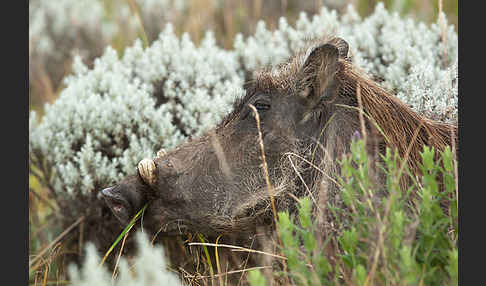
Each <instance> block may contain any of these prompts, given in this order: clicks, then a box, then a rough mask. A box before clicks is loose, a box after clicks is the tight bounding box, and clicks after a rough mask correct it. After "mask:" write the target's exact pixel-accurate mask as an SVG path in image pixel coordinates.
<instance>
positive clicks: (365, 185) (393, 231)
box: [250, 140, 458, 285]
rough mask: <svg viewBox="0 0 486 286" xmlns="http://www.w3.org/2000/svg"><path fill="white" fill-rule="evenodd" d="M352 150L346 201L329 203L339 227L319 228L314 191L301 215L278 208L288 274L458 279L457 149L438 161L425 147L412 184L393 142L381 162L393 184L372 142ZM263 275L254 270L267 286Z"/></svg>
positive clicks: (413, 281)
mask: <svg viewBox="0 0 486 286" xmlns="http://www.w3.org/2000/svg"><path fill="white" fill-rule="evenodd" d="M351 149H352V152H351V154H349V156H347V157H345V158H343V160H342V162H341V165H342V173H341V176H340V180H339V183H340V184H341V186H342V193H341V198H342V200H343V203H344V205H345V208H344V209H337V208H335V207H334V206H331V205H328V206H327V208H328V209H330V210H331V212H332V213H333V214H334V216H335V219H336V222H337V231H336V233H325V234H323V233H322V232H316V229H317V227H316V222H315V221H313V220H311V216H312V211H313V209H312V204H311V201H310V199H309V198H304V199H302V200H301V201H300V207H299V210H298V214H297V216H296V217H292V216H291V215H290V214H289V213H288V212H280V213H279V214H278V218H279V221H278V230H279V232H280V236H281V240H282V246H283V248H282V250H281V251H282V254H283V255H285V256H286V257H287V261H286V263H287V266H288V271H287V272H286V273H285V274H286V275H288V277H289V278H290V279H291V281H293V282H294V283H295V284H296V285H332V284H339V285H341V284H351V285H403V284H405V285H450V284H452V285H457V283H458V280H457V279H458V276H457V265H458V260H457V259H458V255H457V254H458V252H457V238H458V233H457V229H458V225H457V224H458V216H457V215H458V214H457V192H456V183H455V172H454V159H453V153H452V151H451V149H450V148H446V149H445V150H444V151H443V152H440V156H439V159H438V160H435V159H434V155H435V154H434V153H435V152H437V151H436V150H431V149H429V148H428V147H425V148H424V150H423V152H422V153H421V155H422V164H421V165H420V166H421V170H422V172H423V176H422V177H421V178H419V179H418V180H414V183H413V184H412V185H411V186H410V187H409V188H407V189H404V188H402V187H401V186H400V183H399V182H400V176H409V174H408V173H407V171H406V170H405V168H402V163H403V162H402V161H401V160H400V159H399V158H398V156H397V155H396V154H394V153H393V152H392V151H391V150H390V149H388V150H387V151H386V154H385V155H384V156H383V162H384V163H383V164H382V165H381V166H378V167H379V168H383V170H385V173H386V188H385V190H379V189H377V188H376V186H375V185H374V183H373V174H372V172H373V169H372V167H373V166H371V162H370V160H369V156H368V154H367V153H366V150H365V144H364V142H363V141H362V140H359V141H353V143H352V147H351ZM441 184H443V187H442V188H443V190H441V191H440V188H441V186H440V185H441ZM314 211H316V210H314ZM323 235H326V236H327V237H325V239H322V237H321V236H323ZM318 241H323V242H322V243H320V244H319V243H318ZM260 276H261V275H260ZM260 276H259V275H258V274H256V273H252V274H251V275H250V277H251V279H250V282H251V285H262V284H261V282H260V281H262V277H260Z"/></svg>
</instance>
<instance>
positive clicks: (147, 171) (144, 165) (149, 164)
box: [137, 158, 156, 185]
mask: <svg viewBox="0 0 486 286" xmlns="http://www.w3.org/2000/svg"><path fill="white" fill-rule="evenodd" d="M137 169H138V173H139V174H140V176H141V177H142V179H143V180H144V182H145V183H147V184H149V185H153V184H155V180H156V178H155V163H154V161H153V160H152V159H147V158H145V159H143V160H142V161H140V162H139V163H138V166H137Z"/></svg>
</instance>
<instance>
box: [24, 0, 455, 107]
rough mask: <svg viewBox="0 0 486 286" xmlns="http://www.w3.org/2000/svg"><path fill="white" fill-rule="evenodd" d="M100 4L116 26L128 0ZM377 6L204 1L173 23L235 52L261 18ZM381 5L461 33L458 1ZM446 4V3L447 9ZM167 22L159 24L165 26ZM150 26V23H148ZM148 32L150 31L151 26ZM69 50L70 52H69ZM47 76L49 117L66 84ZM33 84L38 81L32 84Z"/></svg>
mask: <svg viewBox="0 0 486 286" xmlns="http://www.w3.org/2000/svg"><path fill="white" fill-rule="evenodd" d="M100 1H102V2H103V4H104V6H105V8H106V15H105V18H106V20H107V21H110V20H114V21H115V22H116V21H117V20H116V19H113V15H112V14H113V13H111V11H112V9H115V7H116V6H117V4H119V3H118V2H119V1H124V0H100ZM129 2H133V1H129ZM135 2H136V1H135ZM377 2H380V1H378V0H320V1H319V0H314V1H298V0H267V1H263V0H249V1H243V0H237V1H220V0H199V1H189V2H188V3H187V5H188V7H186V9H184V10H183V11H181V12H177V13H174V15H172V17H171V19H169V21H170V22H172V23H173V25H174V28H175V31H176V34H178V35H180V34H182V33H184V32H187V33H188V34H189V35H190V37H191V39H192V41H193V42H194V43H196V44H198V43H199V41H200V40H201V39H202V37H203V35H204V33H205V31H206V30H208V29H209V30H212V31H214V34H215V37H216V40H217V43H218V45H220V46H222V47H224V48H226V49H229V48H232V47H233V41H234V37H235V35H236V34H237V33H242V34H243V35H250V34H253V33H254V32H255V28H256V24H257V23H258V21H259V20H264V21H265V23H266V24H267V27H268V28H269V29H274V28H276V27H277V25H278V20H279V18H280V17H285V18H286V19H287V21H288V23H289V24H290V25H292V24H294V23H295V21H296V20H297V18H298V16H299V14H300V13H301V12H305V13H307V14H309V15H313V14H316V13H318V12H319V9H320V7H322V6H326V7H327V8H330V9H336V10H337V11H339V12H342V11H344V9H345V8H346V6H347V5H349V4H351V5H354V6H355V7H356V8H357V10H358V12H359V14H360V15H361V16H362V17H366V16H368V15H369V14H371V13H372V12H373V10H374V7H375V6H376V3H377ZM381 2H384V4H385V7H386V8H387V9H388V10H390V11H396V12H398V13H400V14H401V15H406V16H409V17H412V18H415V19H417V20H421V21H424V22H427V23H430V22H433V21H436V19H437V15H438V13H439V8H441V9H442V11H443V12H444V13H445V14H446V15H447V19H448V21H449V23H451V24H453V25H454V26H455V27H456V30H457V25H458V0H443V1H441V0H437V1H435V0H432V1H419V0H385V1H381ZM440 2H442V5H441V4H440ZM439 6H442V7H439ZM134 12H135V11H133V9H132V13H134ZM141 20H142V23H143V22H145V21H144V19H141ZM147 20H148V19H147ZM150 20H152V19H150ZM161 24H162V23H161ZM161 24H159V26H160V25H161ZM145 26H148V25H146V24H145ZM144 28H145V29H147V27H144ZM147 30H149V29H147ZM142 31H144V30H142ZM125 32H126V31H124V30H123V29H120V30H119V31H118V33H117V34H116V35H115V37H113V39H112V41H111V43H110V45H111V46H112V47H113V48H114V49H115V50H117V51H118V52H120V53H122V52H123V50H124V49H125V48H126V47H127V46H130V45H131V44H132V43H133V40H134V38H133V36H132V35H128V34H129V33H128V32H126V33H125ZM144 32H147V34H148V35H147V36H148V40H149V42H151V41H153V40H154V39H156V38H157V33H156V32H152V34H151V33H150V31H144ZM144 32H141V31H139V33H137V35H135V36H138V37H142V35H143V33H144ZM63 52H64V53H66V52H67V53H69V51H63ZM71 62H72V59H71V58H68V59H66V62H65V63H64V66H63V67H62V73H63V74H65V75H66V74H68V73H69V72H70V66H71ZM88 64H89V63H88ZM60 68H61V67H60ZM47 75H48V73H47V72H45V73H43V75H42V76H41V78H40V80H38V79H34V78H33V77H32V76H29V83H30V85H29V87H30V88H29V110H36V111H37V112H38V114H40V115H42V114H43V105H44V103H46V102H52V101H54V100H55V98H57V96H58V95H59V93H60V91H61V90H62V88H63V87H64V86H63V85H62V83H60V84H59V85H58V86H54V85H55V84H53V82H54V80H53V79H50V78H49V77H48V76H47ZM33 80H35V81H36V82H32V81H33Z"/></svg>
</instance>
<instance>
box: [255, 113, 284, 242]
mask: <svg viewBox="0 0 486 286" xmlns="http://www.w3.org/2000/svg"><path fill="white" fill-rule="evenodd" d="M248 106H249V107H250V108H251V109H252V111H253V114H254V115H255V120H256V123H257V128H258V142H259V143H260V149H261V152H262V161H263V171H264V172H265V181H266V183H267V189H268V194H269V195H270V201H271V203H272V212H273V219H274V222H275V226H277V209H276V208H275V198H274V194H273V187H272V184H271V182H270V176H269V175H268V166H267V160H266V159H265V146H263V139H262V130H261V129H260V115H259V114H258V111H257V109H256V107H255V106H253V105H252V104H248ZM277 234H278V231H277ZM278 237H279V241H280V234H278Z"/></svg>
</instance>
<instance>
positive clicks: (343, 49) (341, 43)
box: [328, 37, 350, 60]
mask: <svg viewBox="0 0 486 286" xmlns="http://www.w3.org/2000/svg"><path fill="white" fill-rule="evenodd" d="M328 43H329V44H331V45H334V46H335V47H336V48H337V49H338V51H339V58H341V59H345V60H350V59H349V58H348V51H349V45H348V42H346V41H345V40H343V39H342V38H338V37H336V38H333V39H332V40H330V41H329V42H328Z"/></svg>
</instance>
